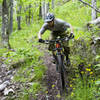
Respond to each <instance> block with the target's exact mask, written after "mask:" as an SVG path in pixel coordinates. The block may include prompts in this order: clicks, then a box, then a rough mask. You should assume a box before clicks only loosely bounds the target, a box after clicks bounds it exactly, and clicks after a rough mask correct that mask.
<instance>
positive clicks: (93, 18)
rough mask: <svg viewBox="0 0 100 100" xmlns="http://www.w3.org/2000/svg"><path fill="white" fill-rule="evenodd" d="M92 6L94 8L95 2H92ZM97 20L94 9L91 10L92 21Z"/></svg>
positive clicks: (94, 0)
mask: <svg viewBox="0 0 100 100" xmlns="http://www.w3.org/2000/svg"><path fill="white" fill-rule="evenodd" d="M92 6H93V7H94V8H96V0H92ZM96 18H97V13H96V11H95V10H94V9H92V20H95V19H96Z"/></svg>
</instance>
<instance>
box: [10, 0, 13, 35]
mask: <svg viewBox="0 0 100 100" xmlns="http://www.w3.org/2000/svg"><path fill="white" fill-rule="evenodd" d="M12 31H13V0H10V34H11V33H12Z"/></svg>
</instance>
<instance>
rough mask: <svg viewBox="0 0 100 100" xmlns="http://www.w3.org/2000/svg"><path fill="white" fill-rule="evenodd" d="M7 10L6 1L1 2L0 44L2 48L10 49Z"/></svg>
mask: <svg viewBox="0 0 100 100" xmlns="http://www.w3.org/2000/svg"><path fill="white" fill-rule="evenodd" d="M9 33H10V32H9V8H8V6H7V0H3V2H2V44H3V46H4V47H6V48H8V49H10V48H11V47H10V44H9Z"/></svg>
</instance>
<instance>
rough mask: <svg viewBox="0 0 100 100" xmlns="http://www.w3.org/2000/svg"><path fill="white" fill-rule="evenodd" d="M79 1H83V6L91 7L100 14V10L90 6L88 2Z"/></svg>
mask: <svg viewBox="0 0 100 100" xmlns="http://www.w3.org/2000/svg"><path fill="white" fill-rule="evenodd" d="M79 1H81V2H82V3H83V4H85V5H88V6H89V7H91V8H93V9H94V10H95V11H97V12H99V13H100V10H98V9H97V8H95V7H93V6H92V5H90V4H89V3H87V2H84V1H83V0H79Z"/></svg>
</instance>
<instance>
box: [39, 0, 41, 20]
mask: <svg viewBox="0 0 100 100" xmlns="http://www.w3.org/2000/svg"><path fill="white" fill-rule="evenodd" d="M41 18H42V6H41V0H40V5H39V19H41Z"/></svg>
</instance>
